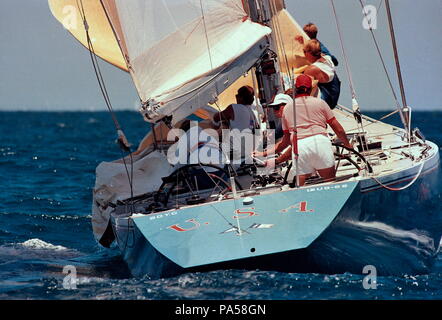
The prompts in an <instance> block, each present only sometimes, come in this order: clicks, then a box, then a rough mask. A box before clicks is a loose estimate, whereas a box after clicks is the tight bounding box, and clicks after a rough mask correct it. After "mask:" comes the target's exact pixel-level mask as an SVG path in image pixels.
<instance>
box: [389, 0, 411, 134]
mask: <svg viewBox="0 0 442 320" xmlns="http://www.w3.org/2000/svg"><path fill="white" fill-rule="evenodd" d="M385 6H386V9H387V16H388V24H389V27H390V35H391V41H392V45H393V52H394V60H395V63H396V71H397V76H398V80H399V87H400V90H401V97H402V110H399V111H400V112H399V114H400V115H401V120H402V123H403V124H404V127H405V129H406V130H407V135H408V140H410V139H411V137H410V125H411V124H410V122H409V119H410V118H409V114H408V112H409V108H408V105H407V98H406V96H405V89H404V82H403V80H402V72H401V64H400V61H399V54H398V49H397V44H396V36H395V33H394V26H393V18H392V15H391V8H390V1H389V0H385Z"/></svg>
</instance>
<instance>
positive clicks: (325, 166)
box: [254, 75, 352, 186]
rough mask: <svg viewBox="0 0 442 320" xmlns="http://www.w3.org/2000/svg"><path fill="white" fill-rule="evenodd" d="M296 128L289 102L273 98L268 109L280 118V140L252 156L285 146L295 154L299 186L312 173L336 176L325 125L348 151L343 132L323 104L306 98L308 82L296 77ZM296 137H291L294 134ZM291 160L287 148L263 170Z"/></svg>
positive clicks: (304, 77) (289, 151)
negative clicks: (271, 109) (296, 151)
mask: <svg viewBox="0 0 442 320" xmlns="http://www.w3.org/2000/svg"><path fill="white" fill-rule="evenodd" d="M295 86H296V100H295V105H296V128H295V125H294V119H295V115H294V108H293V99H292V98H291V97H290V96H288V95H286V94H278V95H276V97H275V99H274V101H273V102H272V103H271V104H270V105H269V107H272V108H273V110H274V112H275V115H276V116H277V117H278V118H282V119H281V120H282V128H283V131H284V136H283V138H282V139H281V141H280V142H278V143H277V144H276V145H275V146H274V147H270V148H269V149H268V150H266V151H263V152H254V156H255V157H260V156H261V157H266V156H267V155H269V154H274V153H279V152H281V151H283V150H284V149H286V148H287V147H288V146H291V147H292V148H294V150H298V151H299V158H298V172H297V173H296V174H297V175H298V178H299V185H300V186H302V185H304V183H305V180H306V179H307V178H308V177H310V176H311V175H312V174H315V173H316V172H317V173H318V174H319V175H320V176H321V177H322V178H323V179H325V180H328V179H333V178H334V177H335V176H336V171H335V159H334V152H333V147H332V144H331V142H330V139H329V138H328V135H327V125H330V127H331V128H332V129H333V131H334V132H335V133H336V135H337V136H338V138H339V139H340V140H341V141H342V143H343V144H344V146H346V147H348V148H352V146H351V144H350V143H349V141H348V139H347V135H346V133H345V130H344V128H342V126H341V124H340V123H339V122H338V120H336V118H335V116H334V114H333V112H332V111H331V110H330V107H329V106H328V105H327V103H326V102H325V101H324V100H322V99H319V98H315V97H312V96H310V93H311V90H312V79H311V77H309V76H307V75H300V76H298V77H297V79H296V84H295ZM296 132H297V134H294V133H296ZM290 158H291V148H289V149H287V150H286V151H285V152H284V153H283V154H282V155H280V156H279V157H277V158H276V159H274V160H268V161H267V162H266V165H267V166H273V165H275V164H279V163H281V162H285V161H287V160H289V159H290Z"/></svg>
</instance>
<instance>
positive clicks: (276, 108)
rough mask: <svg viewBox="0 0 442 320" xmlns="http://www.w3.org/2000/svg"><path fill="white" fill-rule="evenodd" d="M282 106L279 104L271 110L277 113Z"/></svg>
mask: <svg viewBox="0 0 442 320" xmlns="http://www.w3.org/2000/svg"><path fill="white" fill-rule="evenodd" d="M282 106H284V105H283V104H279V105H277V106H274V107H273V110H274V111H279V109H281V107H282Z"/></svg>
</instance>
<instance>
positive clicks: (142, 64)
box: [102, 0, 271, 122]
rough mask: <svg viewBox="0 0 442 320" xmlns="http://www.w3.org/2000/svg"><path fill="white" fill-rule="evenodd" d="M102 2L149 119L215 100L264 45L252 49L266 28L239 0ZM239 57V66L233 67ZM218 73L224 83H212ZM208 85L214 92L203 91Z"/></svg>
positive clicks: (187, 109)
mask: <svg viewBox="0 0 442 320" xmlns="http://www.w3.org/2000/svg"><path fill="white" fill-rule="evenodd" d="M102 3H103V5H104V7H105V8H106V11H107V13H108V16H109V18H110V20H111V23H112V25H113V27H114V30H115V32H116V33H117V35H118V37H119V40H120V43H124V46H125V49H126V50H127V53H126V54H127V56H128V59H129V63H130V71H131V75H132V77H133V79H134V83H135V86H136V87H137V90H138V92H139V95H140V97H141V99H142V100H143V101H144V102H148V101H149V107H150V109H149V108H148V109H147V111H148V117H150V120H151V121H156V120H159V119H161V118H162V117H164V116H167V115H172V114H173V113H174V112H175V111H176V110H177V109H178V108H180V109H182V110H180V117H182V116H183V115H185V114H187V115H188V114H190V113H192V112H194V111H196V109H199V108H200V107H201V106H202V105H204V104H207V103H208V102H209V101H211V100H213V99H214V98H216V96H217V95H218V94H220V93H221V92H222V91H223V90H225V89H226V88H227V87H228V86H230V85H231V84H232V83H233V82H234V81H235V80H236V79H237V78H238V77H240V76H241V75H242V74H243V73H244V72H245V71H247V69H245V68H246V67H249V68H250V67H251V66H252V65H253V63H254V61H252V60H255V61H256V60H257V59H258V58H259V56H260V54H261V53H262V52H263V51H264V49H265V48H264V47H263V46H261V47H260V48H259V50H253V49H254V48H255V47H258V45H257V43H259V42H260V41H261V40H262V39H263V38H265V36H267V35H269V34H270V32H271V30H270V29H269V28H267V27H265V26H262V25H260V24H257V23H253V22H252V21H251V20H250V19H248V17H247V13H246V12H245V10H244V8H243V5H242V1H241V0H204V1H199V0H168V1H164V0H103V1H102ZM247 56H249V57H250V58H248V57H247ZM240 58H241V59H242V67H241V68H238V67H235V68H233V67H232V66H231V65H232V63H233V62H235V61H237V60H238V59H240ZM231 69H235V70H231ZM244 69H245V70H244ZM220 76H224V78H226V77H227V78H228V81H227V83H225V85H224V86H222V85H220V81H215V80H216V79H217V78H218V77H220ZM224 82H226V79H224V80H223V83H224ZM209 87H211V88H214V90H211V91H210V90H209V91H210V92H205V91H204V89H208V88H209ZM195 93H198V94H197V95H195ZM213 96H215V97H213ZM178 120H180V119H178V117H174V122H175V121H178Z"/></svg>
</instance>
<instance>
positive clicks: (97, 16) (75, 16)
mask: <svg viewBox="0 0 442 320" xmlns="http://www.w3.org/2000/svg"><path fill="white" fill-rule="evenodd" d="M48 3H49V8H50V9H51V12H52V14H53V15H54V17H55V18H56V19H57V20H58V21H59V22H60V23H61V24H62V25H63V26H64V27H65V28H66V29H67V30H68V31H69V32H70V33H71V34H72V35H73V36H74V37H75V38H76V39H77V40H78V41H79V42H80V43H81V44H82V45H83V46H85V47H86V48H88V45H87V38H86V32H85V30H84V26H83V21H82V19H81V12H80V8H79V2H78V1H77V0H48ZM83 7H84V11H85V15H86V18H87V22H88V25H89V34H90V36H91V39H92V42H93V46H94V51H95V54H96V55H97V56H99V57H100V58H102V59H103V60H105V61H107V62H109V63H110V64H112V65H114V66H116V67H118V68H120V69H122V70H124V71H128V69H127V66H126V62H125V60H124V56H123V54H122V52H121V49H120V47H119V45H118V42H117V40H116V39H115V35H114V32H113V31H112V28H111V25H110V24H109V21H108V18H107V17H106V13H105V11H104V10H103V7H102V5H101V3H100V0H87V1H83Z"/></svg>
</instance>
